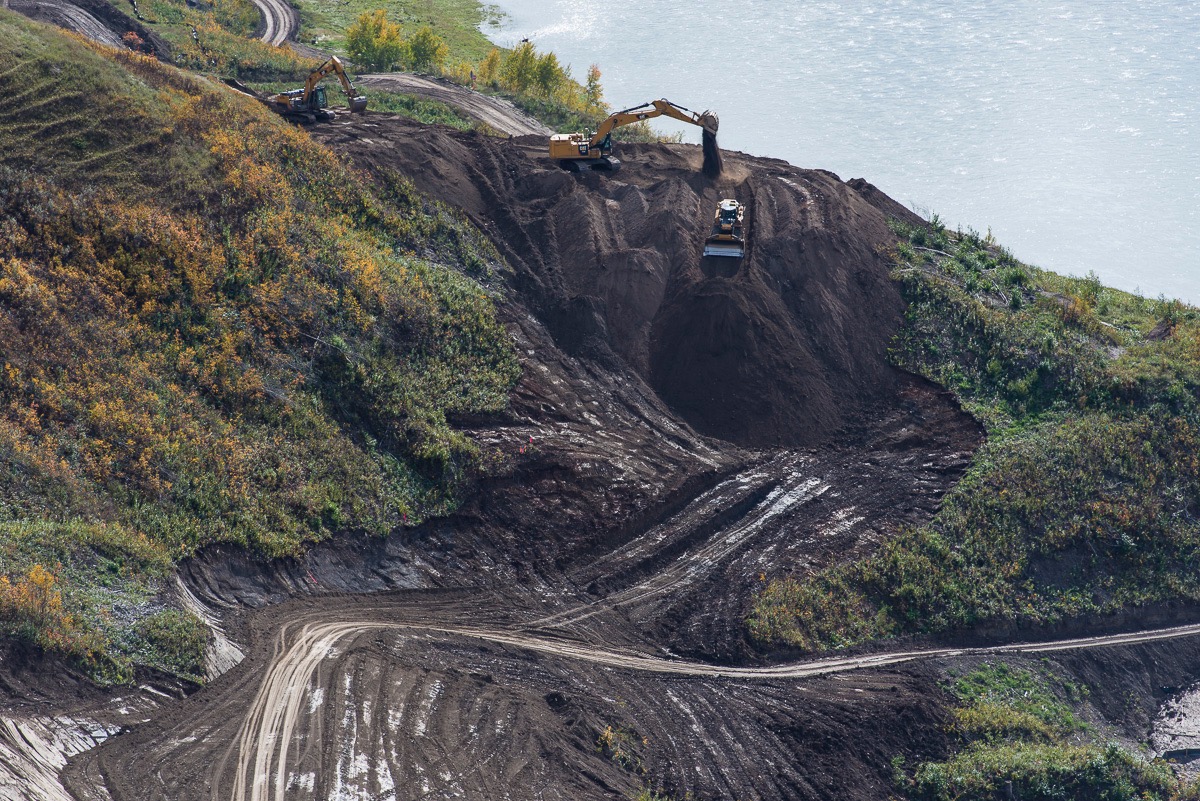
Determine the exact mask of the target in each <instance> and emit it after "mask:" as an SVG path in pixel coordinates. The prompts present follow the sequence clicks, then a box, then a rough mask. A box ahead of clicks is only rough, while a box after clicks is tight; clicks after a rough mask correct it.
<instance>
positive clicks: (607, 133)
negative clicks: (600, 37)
mask: <svg viewBox="0 0 1200 801" xmlns="http://www.w3.org/2000/svg"><path fill="white" fill-rule="evenodd" d="M664 116H665V117H671V118H673V119H677V120H680V121H682V122H688V123H691V124H692V125H698V126H700V127H701V128H703V129H704V134H705V137H704V138H705V142H706V143H707V142H709V141H710V140H711V141H712V142H713V143H715V142H716V135H717V125H718V124H719V123H718V120H717V115H716V114H713V113H712V112H711V111H706V112H704V113H703V114H697V113H696V112H694V111H692V110H691V109H686V108H684V107H683V106H677V105H675V104H674V103H672V102H671V101H670V100H666V99H663V100H654V101H651V102H649V103H643V104H642V105H640V106H634V107H633V108H627V109H624V110H622V111H618V112H615V113H613V114H610V115H609V117H608V119H606V120H604V122H602V123H600V128H599V130H597V131H596V132H595V133H594V134H588V133H570V134H554V135H553V136H551V137H550V157H551V158H553V159H557V160H558V163H559V164H561V165H562V166H563V167H564V168H566V169H568V170H571V171H573V172H579V171H581V170H599V169H607V170H615V169H618V168H619V167H620V166H621V162H620V161H618V160H617V159H614V158H611V157H610V155H609V154H610V153H611V152H612V134H613V131H615V130H616V129H617V128H620V127H621V126H622V125H631V124H633V123H635V122H641V121H642V120H649V119H652V118H654V117H664ZM714 148H715V144H714Z"/></svg>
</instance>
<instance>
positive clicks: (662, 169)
mask: <svg viewBox="0 0 1200 801" xmlns="http://www.w3.org/2000/svg"><path fill="white" fill-rule="evenodd" d="M313 134H314V136H317V137H318V138H321V139H323V140H324V141H326V142H327V143H329V144H330V145H331V146H332V147H334V148H335V149H337V150H339V151H340V152H342V153H344V154H346V156H347V157H348V158H349V159H350V160H351V161H352V162H354V163H355V164H356V165H357V166H360V167H366V168H368V169H371V170H375V171H378V172H385V171H395V172H398V173H400V174H403V175H407V176H409V177H410V178H411V179H412V180H413V181H414V182H415V183H416V185H417V186H418V188H420V189H421V190H422V191H423V192H425V193H426V194H428V195H430V196H432V197H436V198H438V199H439V200H442V201H444V202H447V203H450V204H452V205H456V206H458V207H459V208H461V209H462V210H463V211H464V212H465V213H466V214H467V215H468V216H469V217H470V218H471V219H472V220H473V221H474V222H475V223H476V224H477V225H478V226H479V227H480V228H481V229H482V230H484V231H485V232H486V233H487V235H488V236H489V237H490V238H491V239H492V241H493V242H494V243H495V244H496V246H497V248H498V249H499V250H500V252H501V253H502V254H503V255H504V256H505V257H506V260H507V262H508V264H509V265H510V266H511V268H512V271H511V273H508V274H505V275H504V276H503V279H504V283H505V284H506V287H507V289H506V290H504V291H503V292H502V297H501V298H500V307H501V310H502V313H503V314H504V316H505V319H506V320H507V322H508V324H509V327H510V330H511V331H512V332H513V335H514V338H515V345H516V347H517V350H518V353H519V354H520V356H521V359H522V362H523V367H524V371H523V378H522V379H521V381H520V383H519V385H518V387H517V388H516V390H515V391H514V393H513V398H512V404H511V408H510V409H509V410H508V411H507V412H506V413H505V414H503V415H500V416H498V417H495V418H491V419H481V420H460V421H459V423H460V424H461V425H463V426H465V427H466V428H467V429H468V430H469V431H470V433H471V434H472V436H473V437H474V438H475V439H476V440H477V441H479V442H480V443H481V444H482V445H483V446H485V447H486V448H489V449H497V450H499V451H501V452H503V453H504V454H506V455H507V456H508V457H509V459H510V461H509V462H508V467H507V468H506V469H505V470H502V471H501V473H500V474H498V475H496V476H494V477H493V478H491V479H488V480H486V481H484V482H483V483H482V484H481V486H480V487H479V488H478V491H477V492H475V493H474V494H473V496H472V498H471V500H470V501H469V502H468V503H467V504H466V505H465V506H464V507H463V508H462V509H461V510H460V511H459V512H458V513H456V514H455V515H454V516H452V517H451V518H449V519H446V520H441V521H434V522H431V523H429V524H427V525H425V526H422V527H420V528H417V529H412V530H407V531H403V532H398V533H397V534H396V535H394V536H393V537H391V538H389V539H387V540H372V541H362V540H357V539H354V538H350V537H347V538H342V539H339V540H337V541H334V542H332V543H328V544H326V545H322V546H320V547H317V548H315V549H314V550H313V551H312V552H311V553H309V554H308V555H307V556H306V557H305V558H303V559H302V560H295V561H283V562H276V563H273V564H269V565H266V564H263V563H261V562H259V561H257V560H254V559H252V558H249V557H247V556H246V555H244V554H238V553H234V552H229V551H214V552H212V553H210V554H207V555H205V556H204V557H203V558H201V559H198V560H195V561H193V562H192V563H190V564H188V565H186V566H185V568H184V578H185V581H186V583H187V585H188V586H189V587H191V588H192V590H193V591H194V592H195V594H196V595H197V596H198V597H199V598H200V599H201V600H202V601H203V602H205V603H207V604H208V605H209V606H210V607H212V608H214V609H218V610H221V609H223V610H226V611H225V614H226V617H227V618H228V620H227V624H228V626H229V628H230V630H231V633H232V634H233V635H234V636H235V638H238V639H240V641H241V642H243V643H245V644H246V646H247V647H246V652H247V657H246V659H245V661H243V662H242V663H241V664H240V665H238V666H237V667H235V668H234V669H233V670H231V671H230V672H229V673H227V674H226V675H224V676H223V677H221V678H219V679H217V680H216V681H214V682H213V683H212V684H211V685H210V686H209V687H207V688H206V689H204V690H203V691H201V692H199V693H197V694H195V695H194V696H192V697H191V698H189V699H188V700H187V701H185V702H183V703H182V704H180V705H176V706H173V707H171V708H170V709H169V710H164V711H163V712H162V713H160V714H158V715H156V716H155V718H154V719H153V720H151V721H150V722H149V723H147V724H144V725H142V726H138V727H135V728H134V729H133V731H132V732H130V733H129V734H127V735H123V736H120V737H116V738H114V739H112V740H110V741H109V742H108V743H107V744H105V745H104V746H101V747H100V748H98V749H96V750H94V751H90V752H87V753H85V754H84V755H82V756H81V757H79V758H77V759H76V760H75V761H74V762H73V764H72V768H71V770H70V771H69V772H68V775H69V776H70V777H71V781H72V787H73V788H74V789H75V790H76V791H77V795H78V796H79V797H81V798H84V797H90V796H89V793H90V792H92V790H91V789H89V788H92V787H94V786H95V785H97V784H103V785H104V786H105V787H106V788H107V791H108V792H109V793H110V794H111V795H112V797H113V798H114V799H116V800H117V801H122V799H133V798H137V799H171V800H172V801H185V800H186V799H202V798H203V799H207V798H221V799H228V798H233V799H237V801H242V800H243V799H267V798H273V799H274V798H278V799H283V798H309V797H313V798H327V797H340V796H341V795H342V794H345V795H347V797H350V796H352V797H360V796H361V797H373V798H391V797H400V798H429V797H451V796H464V797H468V798H480V799H484V798H486V799H500V798H515V799H551V798H561V799H592V798H595V799H600V798H622V797H627V796H629V795H630V794H632V793H635V792H636V791H637V790H638V789H639V788H640V787H642V786H644V785H650V786H662V787H663V788H665V789H666V790H668V791H670V792H672V793H674V794H676V795H677V796H678V797H683V796H684V795H685V794H686V793H691V794H692V795H693V797H695V798H698V799H707V798H712V799H716V798H744V799H756V798H757V799H777V798H812V799H817V798H832V797H836V798H863V799H866V798H877V797H880V796H881V795H882V794H884V793H886V788H887V785H888V781H889V776H890V771H891V767H890V759H891V757H893V756H894V755H896V754H897V753H904V754H908V755H910V756H912V757H914V758H915V757H916V756H918V752H919V753H940V751H941V750H942V749H943V746H944V735H943V734H942V731H941V721H942V716H943V714H944V713H943V712H942V711H941V706H940V704H941V702H940V701H939V700H938V699H939V695H938V693H937V691H936V684H935V682H934V680H933V679H931V678H929V676H927V675H926V674H924V673H922V672H920V671H917V672H912V671H908V672H905V671H897V670H896V669H888V668H879V669H876V670H874V671H866V672H864V673H862V674H861V675H860V674H855V675H853V676H842V677H837V676H824V677H823V676H820V675H817V674H818V673H820V671H816V672H815V673H810V672H809V671H807V670H805V669H801V670H800V671H799V672H796V673H795V674H794V676H795V677H793V678H772V674H771V672H770V671H771V668H769V667H761V668H759V667H754V666H755V665H761V664H762V662H763V656H762V655H760V654H757V653H756V652H755V650H754V648H753V647H752V646H751V645H750V644H749V643H747V642H746V640H745V637H744V633H743V632H744V627H743V622H742V621H743V620H744V618H745V616H746V614H747V612H748V610H749V606H750V604H751V603H752V601H753V597H754V593H755V592H756V591H757V590H758V589H759V588H760V587H761V586H762V581H763V580H764V578H766V577H768V576H773V575H777V574H778V573H779V572H780V571H789V572H798V573H804V572H807V571H811V570H815V569H819V568H821V567H823V566H826V565H829V564H831V563H834V562H837V561H839V560H843V559H848V558H852V557H853V556H854V555H856V554H859V553H862V552H864V551H866V550H869V549H871V548H874V547H875V546H876V544H877V543H878V542H879V541H880V540H881V539H882V538H885V537H887V536H889V535H890V534H891V533H892V532H893V531H894V530H895V528H896V527H897V526H900V525H905V524H912V523H919V522H920V521H923V520H925V519H928V517H929V516H930V514H932V512H933V511H934V510H935V509H936V507H937V505H938V502H939V500H940V498H941V496H942V495H943V493H944V492H945V491H946V490H947V489H948V488H949V487H950V486H952V485H953V483H954V481H955V480H956V479H957V477H958V476H959V475H961V473H962V471H963V469H965V467H966V465H967V463H968V461H969V458H970V454H971V452H972V451H973V450H974V448H975V447H976V446H977V445H978V443H979V441H980V438H981V432H980V429H979V427H978V426H977V425H976V424H975V422H974V421H973V420H971V419H970V418H969V417H968V416H966V415H964V414H963V413H962V412H961V411H960V410H959V409H958V407H957V405H956V404H955V403H954V402H953V400H952V399H951V398H950V397H949V396H948V395H946V394H945V393H944V392H941V391H940V390H938V389H937V388H936V387H933V386H931V385H929V384H927V383H926V382H924V381H921V380H919V379H916V378H913V377H910V376H905V375H902V374H899V373H897V372H896V371H894V370H892V369H891V368H890V367H888V365H887V363H886V361H885V359H884V353H885V348H886V344H887V341H888V339H889V337H890V335H891V333H892V332H893V331H894V329H895V327H896V325H897V324H898V319H899V312H900V301H899V297H898V295H897V293H896V290H895V289H894V288H893V286H892V284H891V283H890V281H889V280H888V276H887V265H886V262H885V260H884V258H883V257H882V256H881V255H880V251H881V250H883V249H885V248H887V247H888V246H889V245H890V244H891V241H892V240H891V235H890V233H889V231H888V229H887V226H886V223H885V219H884V217H883V215H882V214H881V213H880V212H879V211H877V210H876V208H875V207H874V206H873V205H871V204H870V203H868V202H866V201H865V200H864V199H863V198H862V197H861V196H860V195H859V194H858V193H857V192H855V191H854V190H852V189H850V188H849V187H847V186H846V185H845V184H843V183H841V182H840V181H839V180H838V179H837V178H836V177H835V176H832V175H831V174H829V173H822V172H813V171H804V170H798V169H795V168H792V167H790V166H788V165H786V164H783V163H782V162H776V161H770V160H762V159H753V158H750V157H747V156H743V155H741V154H732V153H726V154H725V157H724V172H723V175H722V177H721V178H720V179H718V180H716V181H710V180H709V179H707V178H705V177H704V176H703V175H702V174H700V172H699V169H698V168H699V166H700V162H701V154H700V149H699V148H697V147H689V146H675V145H644V146H625V147H623V148H622V152H621V153H620V156H621V158H622V159H623V161H624V162H625V167H624V169H623V170H622V171H621V172H620V173H618V174H617V175H615V176H604V175H595V174H592V175H571V174H567V173H565V172H563V171H561V170H560V169H559V168H558V167H557V166H555V165H552V164H550V163H548V162H546V161H545V160H544V159H542V157H541V155H540V147H539V145H541V144H542V140H540V139H537V140H534V139H518V140H502V139H494V138H487V137H481V136H474V135H470V134H466V135H462V134H457V133H453V132H449V131H445V130H442V129H429V128H427V127H424V126H419V125H416V124H414V123H409V122H406V121H404V120H401V119H398V118H387V117H381V116H379V115H373V114H369V115H367V117H366V119H363V120H350V121H348V122H338V123H335V124H332V125H327V126H317V127H315V128H314V129H313ZM729 195H734V196H737V197H739V198H741V199H743V200H744V201H745V202H747V204H748V205H749V209H750V211H749V213H750V215H751V226H752V228H751V249H750V254H749V256H748V258H747V259H746V260H745V261H744V263H732V264H731V263H730V262H728V261H715V260H714V261H715V263H711V264H709V263H706V262H705V261H704V260H702V259H701V258H700V248H701V244H702V240H703V238H704V235H705V233H706V230H705V229H706V228H707V226H708V224H709V220H710V219H711V213H712V208H713V207H714V206H715V203H716V201H717V199H719V198H720V197H723V196H729ZM696 429H700V430H701V431H704V432H709V433H713V434H718V435H721V437H722V438H721V439H714V438H708V437H705V436H704V435H703V434H699V433H697V431H696ZM762 446H769V447H767V448H766V449H764V448H763V447H762ZM346 593H355V594H353V595H347V594H346ZM296 596H301V597H300V599H299V600H297V599H296ZM289 599H290V600H289ZM687 660H691V661H687ZM697 660H698V661H697ZM739 666H741V667H739ZM801 676H807V678H799V677H801ZM606 731H607V732H608V733H609V734H608V735H607V736H606V735H605V732H606ZM283 742H286V743H288V746H287V748H288V750H287V753H283V752H281V751H280V750H279V745H280V744H281V743H283ZM256 777H267V779H266V782H265V783H262V782H260V781H258V779H257V778H256ZM276 779H278V781H276Z"/></svg>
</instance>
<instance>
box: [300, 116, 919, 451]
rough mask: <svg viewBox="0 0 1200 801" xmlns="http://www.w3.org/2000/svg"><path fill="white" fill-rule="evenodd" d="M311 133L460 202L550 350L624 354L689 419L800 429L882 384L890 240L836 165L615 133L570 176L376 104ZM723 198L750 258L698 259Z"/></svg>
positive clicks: (725, 427) (708, 426) (787, 431)
mask: <svg viewBox="0 0 1200 801" xmlns="http://www.w3.org/2000/svg"><path fill="white" fill-rule="evenodd" d="M313 134H314V136H316V137H317V138H319V139H322V140H323V141H325V142H326V143H327V144H329V145H330V146H331V147H333V148H335V149H336V150H338V151H340V152H342V153H344V154H345V155H347V156H348V157H349V158H350V159H351V160H352V161H353V162H355V163H356V164H358V165H360V166H364V167H367V168H369V169H372V170H375V171H389V170H390V171H395V172H398V173H400V174H402V175H405V176H407V177H409V178H410V179H411V180H412V181H413V182H414V183H415V184H416V185H417V187H418V188H419V189H420V190H421V191H422V192H424V193H426V194H429V195H430V196H432V197H436V198H438V199H440V200H443V201H445V202H447V203H450V204H452V205H455V206H458V207H459V208H461V209H462V210H463V211H465V212H466V214H467V215H468V216H469V217H470V218H471V219H472V221H473V222H474V223H476V224H477V225H478V226H479V227H480V228H481V229H483V230H484V231H485V232H487V234H488V236H489V237H491V239H492V240H493V242H494V243H495V244H496V246H497V248H498V249H499V250H500V252H501V253H502V254H503V255H504V256H505V258H506V259H507V260H508V262H509V264H511V265H512V267H513V268H514V270H515V271H516V275H515V277H514V282H513V285H514V286H515V288H516V289H517V290H518V291H519V292H520V293H521V295H522V302H523V304H524V305H525V306H526V307H527V308H529V309H531V310H532V311H533V312H534V313H535V314H536V315H537V316H538V317H539V319H541V320H542V321H543V322H544V323H545V324H546V325H547V327H548V328H549V329H550V331H551V333H552V334H553V335H554V338H555V340H556V343H557V344H558V345H559V346H560V347H562V348H563V349H564V350H567V351H568V352H569V353H571V354H572V355H575V356H586V357H590V358H593V359H597V360H601V361H603V360H605V359H611V357H612V355H614V354H615V355H617V356H619V357H620V358H621V359H623V360H624V361H625V362H627V363H628V364H629V365H631V366H632V367H633V369H634V370H635V371H637V373H638V374H640V375H641V377H642V378H643V379H645V380H646V381H647V383H649V384H650V385H651V386H652V387H653V388H654V389H655V391H656V392H657V393H658V394H659V395H660V397H662V398H663V399H664V400H665V401H666V402H667V403H668V404H669V405H670V406H671V407H672V409H673V411H675V412H676V413H677V414H678V415H680V416H681V417H682V418H683V419H685V420H686V421H687V422H688V423H690V424H691V425H692V426H693V427H695V428H696V429H697V430H698V431H700V432H702V433H705V434H708V435H711V436H716V437H721V438H724V439H728V440H732V441H734V442H737V443H739V444H743V445H750V446H767V445H781V444H783V445H803V444H812V443H816V442H820V441H823V440H826V439H828V438H829V437H830V436H831V435H832V434H833V433H834V432H836V431H837V430H838V429H840V428H841V427H842V426H844V425H845V424H846V423H847V422H848V421H849V420H851V419H852V418H853V416H854V415H855V414H856V412H858V411H860V410H861V409H863V408H864V407H865V406H866V405H868V404H872V403H874V402H876V401H878V400H880V399H882V398H885V397H891V396H892V395H893V394H894V391H895V376H894V373H893V371H892V369H891V368H890V367H889V366H888V365H887V362H886V358H885V354H886V348H887V343H888V340H889V339H890V338H891V336H892V333H893V332H894V330H895V328H896V326H897V325H898V323H899V320H900V311H901V308H902V302H901V299H900V297H899V293H898V291H897V290H896V288H895V286H894V285H893V284H892V282H891V280H890V279H889V277H888V267H887V263H886V260H885V258H884V256H883V255H882V251H883V250H885V249H886V248H888V247H889V246H891V245H892V243H893V242H894V237H893V235H892V233H891V231H890V230H889V229H888V227H887V222H886V217H885V215H884V213H883V212H882V211H880V209H879V208H877V206H876V205H875V204H873V203H872V202H869V201H868V200H867V199H865V198H864V197H863V196H862V195H860V194H859V192H857V191H855V189H854V188H852V187H850V186H849V185H847V184H845V183H843V182H842V181H841V180H840V179H838V177H837V176H835V175H833V174H832V173H828V172H823V171H816V170H803V169H799V168H796V167H793V166H791V165H789V164H786V163H784V162H782V161H777V160H772V159H762V158H754V157H750V156H746V155H744V154H741V153H731V152H726V153H725V154H724V159H723V162H724V163H723V169H722V172H721V175H720V177H718V178H715V179H710V178H708V177H706V176H705V175H704V174H703V172H702V171H701V168H702V164H703V161H704V159H703V155H702V152H701V148H700V147H697V146H694V145H673V144H660V145H621V146H620V153H619V154H618V155H619V156H620V158H621V160H622V162H623V167H622V169H621V170H620V172H617V173H611V174H610V173H606V174H599V173H588V174H583V175H572V174H568V173H566V172H564V171H562V170H561V169H560V168H559V167H558V166H557V165H556V164H554V163H553V162H551V160H550V159H549V158H548V157H546V156H545V155H544V153H543V149H544V145H545V142H544V139H543V138H541V137H522V138H517V139H508V140H504V139H497V138H494V137H487V136H483V135H479V134H473V133H459V132H456V131H451V130H448V129H442V128H429V127H425V126H420V125H417V124H415V123H410V122H408V121H405V120H403V119H400V118H391V117H383V116H378V115H371V116H369V117H367V118H366V119H362V120H348V121H339V122H338V123H336V124H333V125H329V126H324V127H322V128H320V129H315V130H314V131H313ZM724 197H735V198H737V199H738V200H741V201H742V202H743V203H745V204H746V205H747V216H748V220H749V223H748V230H749V247H748V252H747V255H746V258H744V259H741V260H733V259H725V260H720V259H703V258H702V257H701V251H702V248H703V242H704V238H705V237H706V236H707V234H708V229H709V226H710V224H711V219H712V210H713V209H714V208H715V206H716V204H717V202H718V201H719V200H720V199H721V198H724ZM875 202H876V203H878V202H879V201H878V198H875ZM713 262H716V263H713ZM720 262H728V264H723V263H720Z"/></svg>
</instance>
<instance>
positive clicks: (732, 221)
mask: <svg viewBox="0 0 1200 801" xmlns="http://www.w3.org/2000/svg"><path fill="white" fill-rule="evenodd" d="M704 255H705V256H724V257H728V258H733V259H740V258H742V257H743V256H745V255H746V207H745V206H744V205H742V204H741V203H739V202H738V201H737V200H734V199H733V198H726V199H725V200H722V201H721V202H720V203H718V204H717V213H716V215H715V216H714V217H713V227H712V234H711V235H710V236H709V237H708V239H706V240H704Z"/></svg>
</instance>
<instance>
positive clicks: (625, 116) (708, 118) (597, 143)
mask: <svg viewBox="0 0 1200 801" xmlns="http://www.w3.org/2000/svg"><path fill="white" fill-rule="evenodd" d="M653 117H673V118H674V119H677V120H679V121H681V122H690V123H691V124H692V125H699V126H700V127H701V128H703V129H705V130H706V131H708V132H709V133H713V134H715V133H716V132H717V126H718V124H719V123H718V121H717V115H716V114H713V113H712V112H711V111H706V112H704V113H703V114H697V113H696V112H694V111H692V110H691V109H686V108H684V107H683V106H678V105H676V104H674V103H672V102H671V101H670V100H667V99H666V98H663V99H662V100H654V101H651V102H650V103H643V104H642V105H640V106H635V107H634V108H627V109H625V110H624V111H617V112H614V113H613V114H611V115H609V117H608V119H606V120H605V121H604V122H602V123H600V127H599V129H597V131H596V133H595V134H594V135H593V136H592V141H591V142H590V143H589V144H590V145H591V146H592V147H593V148H596V147H601V146H602V144H603V143H607V142H608V141H609V137H610V136H612V132H613V131H614V130H616V129H617V128H620V127H621V126H623V125H632V124H633V123H635V122H641V121H642V120H648V119H651V118H653Z"/></svg>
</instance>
